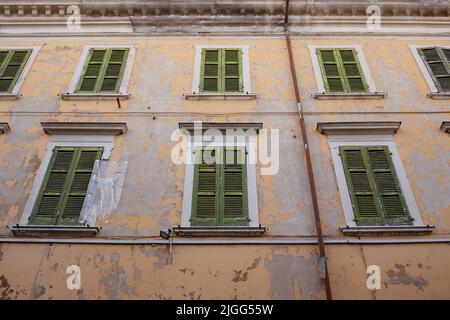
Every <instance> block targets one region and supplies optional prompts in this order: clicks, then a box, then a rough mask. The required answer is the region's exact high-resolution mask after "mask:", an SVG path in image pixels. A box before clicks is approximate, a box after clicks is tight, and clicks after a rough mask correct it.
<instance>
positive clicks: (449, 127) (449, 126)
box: [441, 121, 450, 133]
mask: <svg viewBox="0 0 450 320" xmlns="http://www.w3.org/2000/svg"><path fill="white" fill-rule="evenodd" d="M441 130H442V131H444V132H445V133H450V121H444V122H442V124H441Z"/></svg>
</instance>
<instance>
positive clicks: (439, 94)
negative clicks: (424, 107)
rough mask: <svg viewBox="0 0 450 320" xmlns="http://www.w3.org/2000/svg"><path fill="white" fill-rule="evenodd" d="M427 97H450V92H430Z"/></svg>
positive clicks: (441, 98) (435, 98) (438, 98)
mask: <svg viewBox="0 0 450 320" xmlns="http://www.w3.org/2000/svg"><path fill="white" fill-rule="evenodd" d="M427 97H428V98H430V99H434V100H446V99H450V92H430V93H429V94H427Z"/></svg>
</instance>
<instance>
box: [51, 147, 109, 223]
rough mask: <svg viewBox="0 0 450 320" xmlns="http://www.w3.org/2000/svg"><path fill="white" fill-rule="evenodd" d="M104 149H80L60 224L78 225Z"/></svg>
mask: <svg viewBox="0 0 450 320" xmlns="http://www.w3.org/2000/svg"><path fill="white" fill-rule="evenodd" d="M102 152H103V149H102V148H88V147H83V148H78V150H77V157H76V160H75V162H74V164H73V170H72V174H71V176H70V178H71V180H70V181H69V184H68V186H67V195H66V196H65V199H64V203H63V207H62V211H61V217H60V219H59V221H58V223H59V224H76V223H78V220H79V216H80V212H81V209H82V207H83V203H84V199H85V197H86V192H87V189H88V185H89V181H90V179H91V175H92V169H93V167H94V162H95V160H98V159H100V158H101V155H102Z"/></svg>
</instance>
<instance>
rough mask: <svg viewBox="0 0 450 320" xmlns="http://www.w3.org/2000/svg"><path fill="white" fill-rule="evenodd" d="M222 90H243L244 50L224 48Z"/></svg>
mask: <svg viewBox="0 0 450 320" xmlns="http://www.w3.org/2000/svg"><path fill="white" fill-rule="evenodd" d="M222 59H223V61H222V68H223V71H222V75H223V79H222V86H223V87H222V91H224V92H241V91H242V88H243V79H242V52H241V50H240V49H222Z"/></svg>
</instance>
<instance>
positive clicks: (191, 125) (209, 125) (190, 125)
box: [178, 122, 263, 132]
mask: <svg viewBox="0 0 450 320" xmlns="http://www.w3.org/2000/svg"><path fill="white" fill-rule="evenodd" d="M196 124H197V123H195V122H180V123H179V124H178V127H179V128H180V129H185V130H188V131H193V130H194V129H195V125H196ZM198 125H199V126H200V125H201V128H202V130H207V129H218V130H226V129H242V130H244V131H245V130H248V129H254V130H256V132H258V131H259V130H260V129H262V128H263V124H262V123H232V122H231V123H217V122H199V123H198Z"/></svg>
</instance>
